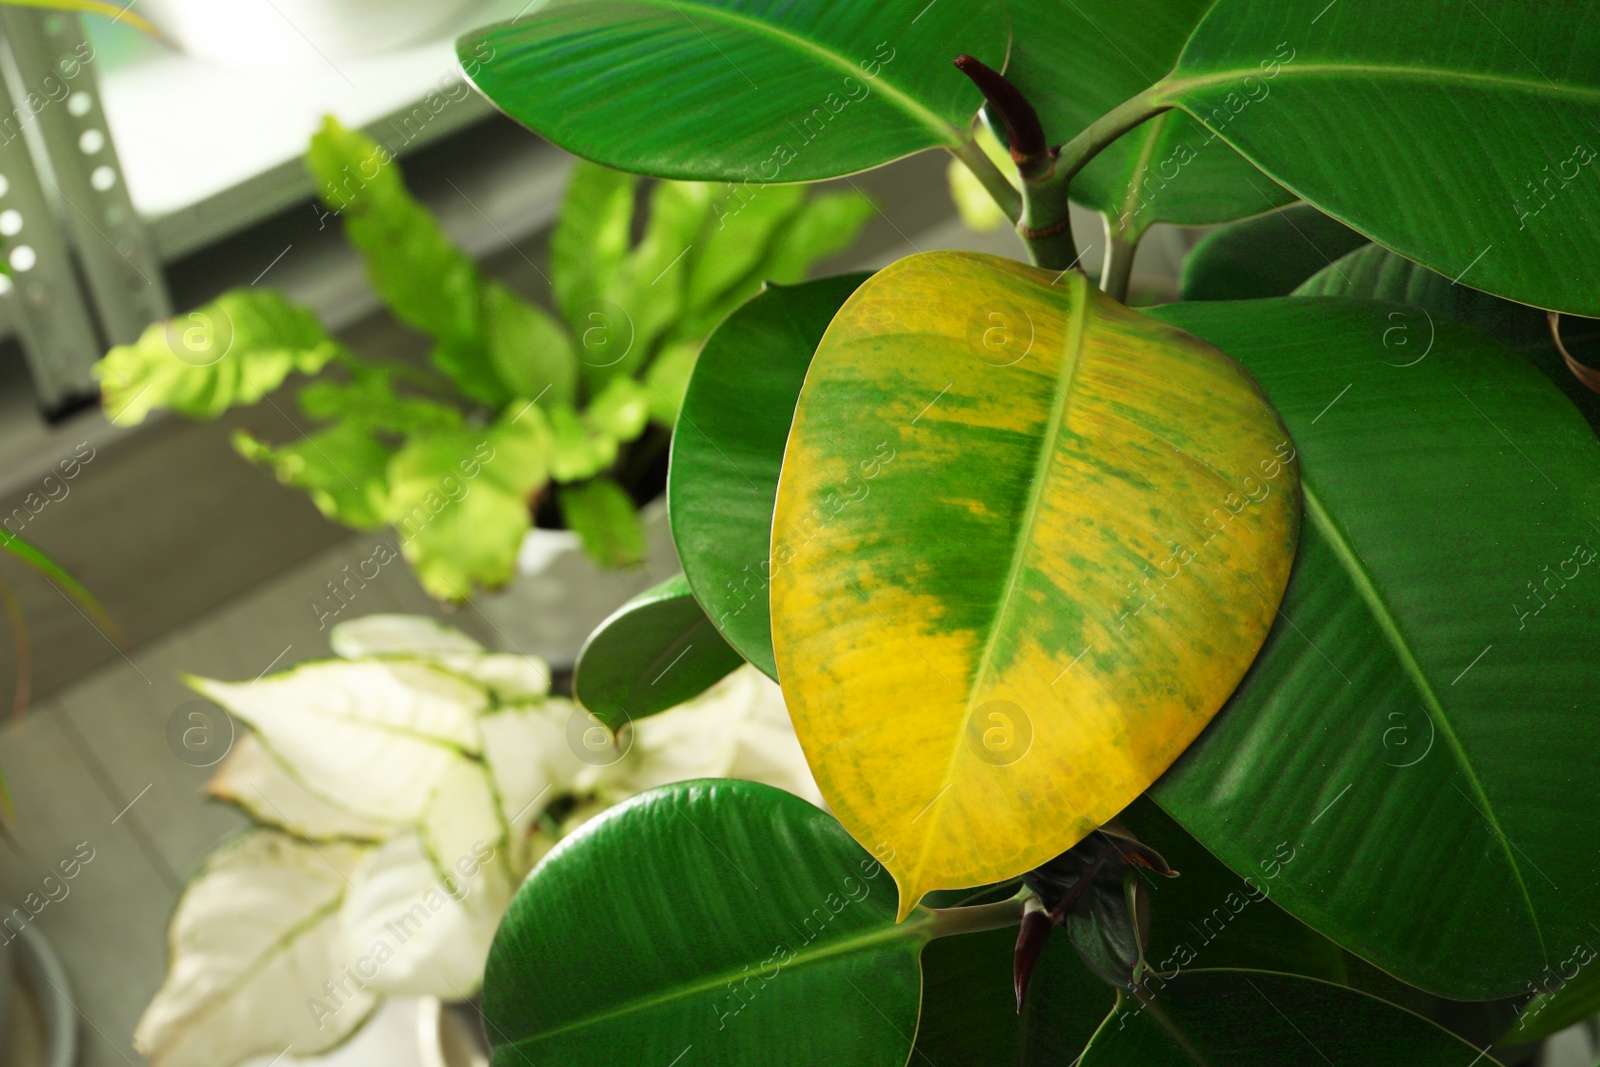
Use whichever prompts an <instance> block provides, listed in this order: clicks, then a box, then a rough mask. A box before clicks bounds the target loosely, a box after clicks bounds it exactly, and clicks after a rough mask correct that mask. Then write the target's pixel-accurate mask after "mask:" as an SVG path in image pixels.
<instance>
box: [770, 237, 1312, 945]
mask: <svg viewBox="0 0 1600 1067" xmlns="http://www.w3.org/2000/svg"><path fill="white" fill-rule="evenodd" d="M1299 523H1300V491H1299V474H1298V468H1297V466H1296V464H1295V463H1294V446H1293V444H1292V443H1291V442H1290V441H1289V436H1288V433H1287V432H1286V431H1285V430H1284V428H1283V425H1282V423H1281V422H1280V421H1279V420H1278V418H1277V415H1276V413H1275V412H1274V411H1273V410H1272V408H1271V407H1270V405H1269V404H1268V402H1267V400H1266V399H1265V397H1264V396H1263V395H1262V394H1261V392H1260V390H1259V388H1258V387H1257V386H1256V384H1255V382H1254V381H1253V380H1252V379H1251V378H1250V377H1249V375H1248V374H1247V373H1246V372H1245V371H1244V370H1243V369H1242V368H1241V367H1240V366H1239V365H1238V364H1236V363H1235V362H1234V361H1233V360H1231V359H1229V358H1228V357H1227V356H1225V355H1223V354H1222V353H1221V352H1219V351H1217V350H1216V349H1214V348H1212V347H1210V346H1209V345H1207V344H1205V343H1204V342H1201V341H1199V340H1198V339H1196V338H1194V337H1192V336H1190V335H1189V334H1186V333H1183V332H1182V331H1179V330H1176V329H1174V328H1172V327H1170V326H1167V325H1165V324H1163V323H1159V322H1156V321H1155V320H1153V319H1150V318H1147V317H1146V316H1143V315H1140V314H1138V313H1137V312H1134V311H1130V310H1129V309H1128V308H1126V307H1123V306H1122V305H1121V304H1119V303H1117V302H1116V301H1114V300H1112V299H1110V298H1109V297H1106V296H1104V295H1102V294H1101V293H1098V292H1096V291H1094V290H1093V289H1092V288H1091V287H1090V286H1089V285H1088V282H1087V279H1085V278H1084V276H1083V275H1082V274H1081V273H1078V272H1075V271H1069V272H1067V273H1065V274H1062V275H1059V276H1058V275H1056V274H1055V273H1053V272H1048V271H1041V270H1037V269H1035V268H1032V267H1027V266H1024V265H1022V264H1020V263H1015V262H1012V261H1010V260H1004V259H998V258H995V257H991V256H982V255H976V254H971V253H960V252H936V253H930V254H926V255H917V256H912V257H910V258H908V259H904V260H901V261H900V262H898V263H896V264H894V265H893V266H891V267H889V268H888V269H886V270H884V271H882V272H881V273H879V274H878V275H876V276H875V277H873V278H872V279H871V280H869V281H868V282H867V283H866V284H864V285H863V286H862V287H861V288H860V289H859V290H857V291H856V293H855V294H854V295H853V296H852V297H851V298H850V300H849V301H848V302H847V303H846V304H845V305H844V307H843V308H842V309H841V310H840V312H839V314H838V316H837V317H836V318H835V319H834V320H833V323H832V325H831V326H830V327H829V328H828V332H827V334H826V335H825V336H824V338H823V340H822V343H821V345H820V346H819V348H818V350H817V354H816V357H815V359H814V360H813V362H812V364H811V369H810V372H809V374H808V376H807V378H806V383H805V388H804V390H803V391H802V392H801V395H800V402H799V407H798V409H797V411H796V414H795V420H794V427H793V429H792V431H791V433H790V437H789V443H788V449H787V452H786V453H785V457H784V465H783V473H782V477H781V480H780V483H779V488H778V501H777V509H776V513H775V516H774V520H773V540H772V543H773V555H772V559H771V560H770V561H769V566H770V568H771V572H770V573H771V582H772V591H771V596H772V616H773V647H774V651H775V653H776V656H777V666H778V676H779V679H780V681H781V682H782V684H783V690H784V695H785V698H786V699H787V701H788V704H789V710H790V713H791V715H792V716H793V718H794V723H795V728H796V730H797V732H798V734H799V736H800V740H801V743H802V744H803V746H804V748H805V751H806V756H807V759H808V760H809V761H810V763H811V767H812V769H813V771H814V772H815V774H816V778H817V783H818V785H819V786H820V787H821V789H822V793H823V795H824V797H825V798H826V799H827V801H828V803H829V805H830V806H831V808H832V809H833V811H834V813H835V814H836V815H837V816H838V817H839V819H840V820H841V821H842V822H843V823H844V825H845V826H846V827H847V828H848V829H849V830H850V832H851V833H852V834H853V835H855V837H856V839H857V840H858V841H860V842H861V843H862V844H863V845H864V846H866V847H867V848H868V849H870V850H871V851H872V852H873V853H874V855H876V856H877V857H878V858H879V859H880V860H881V861H882V862H883V863H884V865H885V866H887V867H888V868H889V870H890V871H891V872H892V873H893V874H894V877H895V881H896V882H897V884H898V885H899V887H900V892H901V898H900V913H901V917H902V918H904V916H905V915H907V914H909V913H910V911H911V908H912V907H913V906H914V905H915V903H916V902H917V900H918V899H920V898H921V896H922V895H923V894H924V893H925V892H927V891H929V890H933V889H942V888H960V887H966V886H973V885H979V884H982V883H985V882H990V881H994V880H998V879H1003V878H1009V877H1012V876H1015V875H1018V874H1021V873H1022V872H1024V871H1027V870H1030V869H1031V868H1033V867H1035V866H1038V865H1039V864H1041V863H1043V862H1044V861H1045V860H1048V859H1050V858H1051V857H1053V856H1055V855H1057V854H1059V853H1061V852H1063V851H1065V850H1066V849H1068V848H1070V847H1071V846H1072V845H1074V844H1076V843H1077V842H1078V841H1079V840H1081V839H1082V838H1083V837H1085V836H1086V835H1087V834H1089V833H1091V832H1092V831H1093V830H1094V829H1095V828H1096V827H1098V826H1100V825H1101V824H1103V823H1105V822H1106V821H1107V820H1109V819H1110V818H1111V817H1112V816H1114V815H1116V814H1117V812H1119V811H1120V810H1122V808H1123V807H1125V806H1126V805H1127V804H1128V803H1129V802H1130V801H1132V800H1133V799H1134V797H1136V796H1138V795H1139V794H1140V793H1141V792H1143V791H1144V790H1145V788H1146V787H1148V786H1149V785H1150V783H1151V782H1152V781H1154V780H1155V779H1156V777H1158V776H1159V775H1160V774H1161V772H1162V771H1163V770H1165V769H1166V768H1167V766H1168V765H1170V764H1171V763H1172V761H1173V760H1174V759H1176V758H1177V756H1178V755H1179V754H1180V753H1181V752H1183V750H1184V748H1185V747H1186V746H1187V745H1188V744H1189V743H1190V742H1191V741H1192V740H1193V739H1194V738H1195V736H1196V735H1197V734H1198V733H1199V732H1200V730H1201V729H1202V728H1203V727H1204V726H1205V725H1206V723H1207V722H1208V721H1209V720H1210V718H1211V717H1212V716H1213V715H1214V714H1216V712H1217V709H1218V708H1220V707H1221V706H1222V703H1223V702H1224V701H1225V700H1226V699H1227V697H1228V695H1229V694H1230V693H1231V692H1232V691H1233V689H1234V687H1235V686H1236V685H1237V684H1238V682H1239V680H1240V678H1241V677H1242V676H1243V674H1244V672H1245V670H1246V668H1248V667H1249V665H1250V663H1251V661H1252V660H1253V659H1254V657H1255V654H1256V652H1257V651H1258V650H1259V649H1260V647H1261V643H1262V641H1263V640H1265V638H1266V634H1267V630H1268V628H1269V626H1270V624H1271V622H1272V620H1273V617H1274V615H1275V613H1276V610H1277V605H1278V601H1279V599H1280V597H1281V596H1282V594H1283V590H1284V586H1285V584H1286V583H1287V581H1288V577H1289V568H1290V564H1291V562H1292V561H1293V557H1294V549H1295V544H1296V541H1297V539H1298V535H1299Z"/></svg>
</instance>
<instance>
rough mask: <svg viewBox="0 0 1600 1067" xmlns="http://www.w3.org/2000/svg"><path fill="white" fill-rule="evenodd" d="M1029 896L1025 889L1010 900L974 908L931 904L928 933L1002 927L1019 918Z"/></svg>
mask: <svg viewBox="0 0 1600 1067" xmlns="http://www.w3.org/2000/svg"><path fill="white" fill-rule="evenodd" d="M1030 896H1032V894H1031V893H1029V892H1028V891H1027V890H1024V891H1022V892H1021V893H1018V894H1017V895H1016V896H1014V897H1011V898H1010V899H1009V900H1001V901H998V902H996V903H994V904H979V905H978V906H977V907H974V908H930V909H929V910H930V911H932V912H933V921H932V923H931V924H930V925H929V927H928V936H929V937H949V936H951V935H952V934H978V933H982V932H983V931H985V930H1003V929H1005V928H1006V927H1007V926H1016V925H1017V924H1018V923H1020V922H1022V906H1023V904H1024V903H1025V902H1026V901H1027V899H1028V898H1029V897H1030Z"/></svg>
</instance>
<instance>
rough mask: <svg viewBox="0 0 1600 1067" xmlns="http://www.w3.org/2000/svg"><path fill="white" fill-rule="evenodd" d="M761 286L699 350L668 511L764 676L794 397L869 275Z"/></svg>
mask: <svg viewBox="0 0 1600 1067" xmlns="http://www.w3.org/2000/svg"><path fill="white" fill-rule="evenodd" d="M867 277H868V276H867V275H865V274H846V275H841V276H839V277H836V278H824V279H821V280H820V281H815V282H807V283H805V284H803V285H795V286H778V285H773V286H768V287H767V288H766V290H765V291H764V292H762V293H761V294H760V295H758V296H755V297H753V298H751V299H750V300H749V301H748V302H747V303H746V304H745V305H744V306H743V307H741V308H740V309H739V310H738V311H735V312H734V313H733V315H732V316H730V317H729V318H728V319H727V321H726V322H724V323H723V324H722V326H721V327H719V328H718V329H717V332H716V333H714V334H712V335H711V339H710V340H708V341H707V342H706V344H705V348H704V349H703V350H702V351H701V353H700V359H699V362H698V363H697V364H696V365H695V368H694V376H693V377H692V378H690V379H689V388H688V392H687V393H686V394H685V395H684V398H683V413H682V415H680V416H679V418H678V425H677V431H676V433H675V434H674V436H673V442H672V464H671V470H670V473H669V475H668V478H667V504H668V507H667V514H668V516H669V517H670V519H671V522H672V539H673V542H674V544H676V545H677V548H678V556H679V558H680V559H681V560H682V561H683V572H684V576H685V577H686V578H687V579H688V582H689V586H690V588H692V589H693V590H694V592H695V597H696V598H697V599H698V600H699V601H700V603H701V604H703V605H705V610H706V614H707V615H708V616H709V617H710V618H711V620H712V622H713V623H714V624H715V625H716V627H717V629H719V630H720V631H721V632H722V635H723V636H724V637H725V638H727V640H728V643H729V644H731V645H732V646H733V647H734V648H735V649H737V650H738V652H739V654H740V655H741V656H743V657H744V658H745V659H747V660H749V661H750V662H751V663H753V664H755V665H756V666H757V667H759V668H760V669H761V670H762V671H764V672H765V673H766V674H767V676H768V677H772V678H775V677H776V676H777V667H776V666H774V664H773V660H772V627H771V623H770V621H769V620H770V615H769V612H768V607H767V580H768V569H767V566H766V564H767V560H768V558H769V557H770V556H771V530H772V507H773V502H774V501H775V500H776V499H777V496H778V472H779V469H780V468H781V466H782V464H783V449H784V444H785V442H787V441H788V438H789V423H790V420H792V419H793V417H794V406H795V401H796V400H798V399H799V396H800V386H801V385H802V384H803V383H804V382H805V376H806V368H807V367H809V366H810V365H811V355H812V353H813V352H815V351H816V348H817V342H818V341H820V340H821V339H822V334H823V331H824V330H826V329H827V328H828V323H829V322H831V321H832V320H833V316H834V313H835V312H837V311H838V310H839V307H840V305H842V304H843V303H844V302H845V300H846V298H848V297H849V296H850V294H851V293H853V292H855V290H856V288H857V287H858V286H860V285H861V283H862V282H864V281H866V279H867Z"/></svg>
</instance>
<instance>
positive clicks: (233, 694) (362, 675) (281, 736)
mask: <svg viewBox="0 0 1600 1067" xmlns="http://www.w3.org/2000/svg"><path fill="white" fill-rule="evenodd" d="M189 683H190V685H191V686H193V687H194V688H195V689H196V690H197V691H198V692H200V693H202V694H203V695H205V696H207V697H209V698H211V699H212V700H214V701H216V702H217V703H218V704H221V705H222V706H223V707H224V708H226V709H227V710H228V711H229V712H231V713H232V714H233V715H235V716H237V717H238V718H240V719H242V720H244V721H245V722H246V723H247V724H249V725H250V726H251V727H252V728H253V729H254V730H255V732H256V734H257V735H258V736H259V738H260V740H261V742H262V744H263V745H264V746H266V748H267V749H268V751H269V752H271V754H272V755H273V756H274V757H275V758H276V759H278V760H279V761H280V762H281V763H283V765H284V766H285V767H287V768H289V770H290V771H291V772H292V773H293V774H294V776H295V777H296V778H297V779H298V780H299V781H300V782H301V784H303V785H304V786H305V787H306V789H307V790H309V791H310V792H311V793H313V794H314V795H316V796H318V797H320V798H322V799H323V800H326V801H328V802H330V803H332V804H335V805H337V806H339V807H341V808H344V809H345V810H347V811H350V812H352V813H354V814H357V815H361V816H364V817H367V818H370V819H376V820H379V821H385V822H404V823H411V822H415V821H416V820H418V819H420V818H421V817H422V814H423V810H424V808H425V806H426V803H427V797H428V795H429V793H430V791H431V790H432V789H433V787H434V785H435V784H436V783H437V782H438V780H439V776H440V775H442V774H443V773H444V772H445V770H446V769H447V768H448V767H449V766H450V765H451V763H452V761H454V760H455V759H457V758H459V756H460V754H461V753H462V752H468V753H476V752H478V751H479V749H480V747H481V742H482V738H481V735H480V734H479V732H478V715H479V713H480V712H482V711H483V710H484V708H485V707H486V705H487V701H488V698H487V695H486V694H485V693H484V691H483V690H482V689H481V688H479V687H478V686H474V685H471V684H469V683H467V682H465V681H462V680H461V679H460V678H458V677H456V676H455V675H453V674H449V673H447V672H445V671H442V670H439V669H438V668H436V667H433V666H430V665H428V664H425V663H420V662H412V661H402V660H362V661H351V662H346V661H342V660H330V661H326V662H321V663H308V664H303V665H301V666H299V667H296V668H295V669H294V670H291V671H287V672H285V673H284V674H280V675H273V676H270V677H267V678H262V679H260V680H259V681H256V682H246V683H240V684H232V683H227V682H216V681H210V680H207V679H203V678H191V679H189Z"/></svg>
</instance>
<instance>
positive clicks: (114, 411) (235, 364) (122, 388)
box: [94, 289, 339, 426]
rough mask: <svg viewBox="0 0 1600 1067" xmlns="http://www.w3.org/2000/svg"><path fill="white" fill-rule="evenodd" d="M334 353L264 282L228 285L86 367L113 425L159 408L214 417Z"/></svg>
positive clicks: (307, 319)
mask: <svg viewBox="0 0 1600 1067" xmlns="http://www.w3.org/2000/svg"><path fill="white" fill-rule="evenodd" d="M338 352H339V346H338V343H337V342H335V341H334V340H333V339H332V338H331V337H329V336H328V334H327V331H325V330H324V329H323V328H322V325H321V324H320V323H318V322H317V319H316V316H315V315H313V314H311V312H309V311H307V310H305V309H304V308H301V307H298V306H296V305H294V304H291V303H289V301H287V300H285V299H284V298H283V297H282V296H281V295H279V294H278V293H276V292H274V291H273V290H271V289H235V290H232V291H230V292H227V293H224V294H222V295H221V296H219V297H218V298H217V299H215V300H213V301H212V302H211V303H209V304H205V305H202V306H201V307H198V308H196V309H195V310H193V311H190V312H188V313H186V314H183V315H178V316H175V317H174V318H171V319H168V320H167V321H165V322H158V323H155V324H154V325H152V326H150V327H149V328H147V329H146V330H145V331H144V333H143V334H141V335H140V336H139V339H138V340H137V341H135V342H134V343H133V344H131V345H118V346H117V347H115V348H113V349H112V350H111V351H110V352H108V353H106V357H105V358H104V359H102V360H101V361H100V362H99V363H97V364H95V368H94V373H95V377H96V378H98V379H99V380H100V392H101V399H102V401H103V402H104V404H105V410H106V417H107V418H109V419H110V420H111V421H112V422H115V423H117V424H119V425H123V426H132V425H136V424H138V423H141V422H143V421H144V417H145V416H146V415H148V414H149V413H150V412H151V411H154V410H157V409H161V408H166V409H170V410H172V411H176V412H177V413H178V414H180V415H188V416H189V417H191V418H197V419H214V418H216V417H217V416H218V415H220V414H222V413H223V412H224V411H226V410H228V409H229V408H230V407H235V406H238V405H245V404H254V403H255V402H256V401H258V400H260V399H261V398H262V397H263V396H265V395H266V394H268V393H270V392H272V391H273V390H274V389H276V388H278V386H280V385H282V384H283V381H284V379H285V378H287V377H288V376H289V375H290V374H293V373H295V372H299V373H301V374H315V373H316V372H317V371H319V370H321V369H322V368H323V366H324V365H325V364H326V363H327V362H328V360H330V359H332V358H334V357H335V355H337V354H338Z"/></svg>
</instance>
